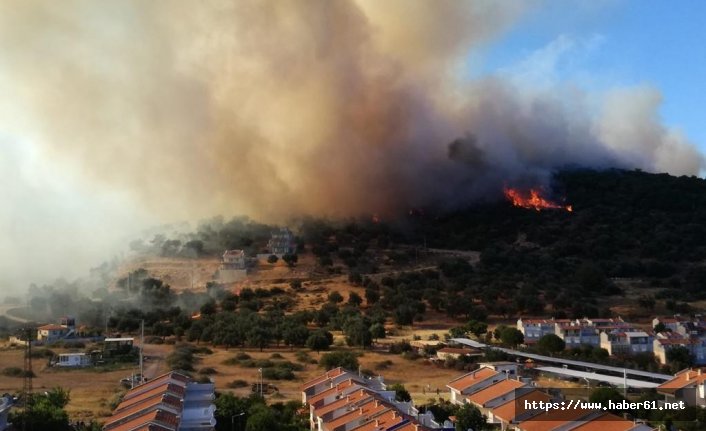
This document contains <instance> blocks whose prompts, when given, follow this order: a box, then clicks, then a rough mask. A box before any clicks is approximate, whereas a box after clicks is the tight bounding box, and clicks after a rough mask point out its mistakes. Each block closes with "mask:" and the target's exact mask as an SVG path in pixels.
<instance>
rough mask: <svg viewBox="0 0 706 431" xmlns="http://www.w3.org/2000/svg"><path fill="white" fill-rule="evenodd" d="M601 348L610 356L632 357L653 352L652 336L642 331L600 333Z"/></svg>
mask: <svg viewBox="0 0 706 431" xmlns="http://www.w3.org/2000/svg"><path fill="white" fill-rule="evenodd" d="M601 347H602V348H604V349H606V350H607V351H608V354H610V355H634V354H637V353H646V352H650V353H651V352H652V351H653V350H654V346H653V341H652V336H651V335H650V334H648V333H646V332H644V331H613V332H602V333H601Z"/></svg>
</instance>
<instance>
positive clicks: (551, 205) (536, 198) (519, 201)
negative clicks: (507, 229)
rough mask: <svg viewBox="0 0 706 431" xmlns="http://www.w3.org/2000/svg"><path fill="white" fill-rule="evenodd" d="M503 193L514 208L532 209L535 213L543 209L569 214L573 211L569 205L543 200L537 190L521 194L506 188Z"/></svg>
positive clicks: (518, 191) (516, 190)
mask: <svg viewBox="0 0 706 431" xmlns="http://www.w3.org/2000/svg"><path fill="white" fill-rule="evenodd" d="M504 192H505V197H506V198H507V199H508V200H509V201H510V202H512V204H513V205H514V206H516V207H522V208H528V209H534V210H535V211H541V210H545V209H561V210H566V211H569V212H572V211H573V208H572V207H571V205H561V204H558V203H556V202H552V201H550V200H548V199H545V198H543V197H542V195H541V192H540V191H539V190H538V189H530V190H529V194H528V193H523V192H521V191H520V190H518V189H513V188H508V187H506V188H505V190H504Z"/></svg>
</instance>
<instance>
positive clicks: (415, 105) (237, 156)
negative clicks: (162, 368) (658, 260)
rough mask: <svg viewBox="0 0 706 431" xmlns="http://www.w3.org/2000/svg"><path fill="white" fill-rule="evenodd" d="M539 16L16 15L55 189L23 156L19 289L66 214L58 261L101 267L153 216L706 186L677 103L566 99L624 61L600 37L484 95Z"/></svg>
mask: <svg viewBox="0 0 706 431" xmlns="http://www.w3.org/2000/svg"><path fill="white" fill-rule="evenodd" d="M540 6H541V5H540ZM532 7H538V3H535V2H531V3H520V2H514V1H507V2H504V1H502V2H501V1H474V2H459V1H451V0H445V1H437V2H433V3H431V2H426V1H401V0H398V1H385V2H380V1H372V0H361V1H357V2H355V1H351V2H331V1H312V2H296V1H238V2H231V1H225V0H212V1H207V2H199V3H194V2H190V1H177V0H174V1H160V0H156V1H150V2H143V1H137V0H133V1H129V0H126V1H104V2H100V3H98V2H93V1H82V0H69V1H64V2H48V1H37V0H35V1H32V0H28V1H23V2H21V3H17V2H16V3H13V4H9V3H4V4H0V95H2V97H0V118H1V119H0V133H1V134H3V135H5V136H8V137H9V141H10V142H22V145H25V144H24V142H28V141H29V142H32V143H33V145H35V147H34V148H35V149H34V150H33V151H37V153H38V154H39V155H40V156H41V160H42V167H45V166H51V167H52V174H51V177H50V179H49V180H47V181H48V183H45V184H43V185H41V186H38V187H35V186H32V181H34V179H33V178H32V176H27V175H20V174H19V173H18V172H17V171H16V169H14V167H15V165H16V164H17V163H16V162H17V157H25V156H18V155H17V154H15V155H12V154H13V153H12V151H20V150H17V149H13V150H11V151H9V150H8V152H7V153H6V152H5V151H3V154H2V156H3V158H4V161H3V166H5V167H6V169H4V170H3V171H2V172H0V175H2V181H0V183H1V184H3V185H0V190H4V191H3V193H5V194H6V195H8V194H9V195H11V196H10V197H7V196H6V198H7V199H8V201H9V202H11V203H12V205H13V207H14V208H15V211H14V212H12V213H9V214H10V215H7V214H6V216H5V217H4V218H2V219H1V221H0V233H2V234H4V235H5V236H6V237H11V238H12V241H11V242H10V245H9V246H6V248H5V249H3V250H1V251H0V257H5V256H8V255H11V254H12V253H13V252H14V253H15V256H14V257H15V258H16V260H14V261H13V260H11V259H8V260H7V261H6V262H11V264H8V265H7V266H6V268H5V269H7V270H8V271H9V272H12V268H14V267H16V266H18V265H21V262H26V261H29V260H31V258H32V256H33V254H34V253H35V252H33V251H32V250H29V249H27V250H23V251H22V252H17V251H16V250H18V249H21V248H22V247H24V246H23V243H27V244H38V243H40V241H41V240H42V235H49V233H48V232H44V231H41V230H37V231H36V234H33V233H32V231H33V229H32V228H31V227H32V226H35V225H39V226H41V223H42V222H43V219H42V218H38V219H35V218H33V217H30V216H25V215H28V214H30V213H31V212H33V211H35V210H36V208H35V206H36V205H37V203H38V202H46V204H43V205H45V206H44V207H43V209H42V211H47V210H48V208H58V210H57V211H56V212H55V213H56V214H54V215H55V216H56V217H57V219H58V220H62V221H61V222H59V223H58V224H57V225H56V229H54V232H55V234H54V236H52V237H51V238H52V241H51V242H52V243H53V244H55V245H56V247H57V249H55V250H57V251H58V250H64V251H66V252H65V253H60V254H66V255H70V254H71V253H78V252H79V251H78V250H76V248H81V246H78V247H76V248H72V247H73V246H72V245H71V239H70V238H69V236H70V235H68V233H71V234H75V235H71V238H74V239H73V241H74V243H79V244H84V245H85V244H89V243H92V244H96V246H91V247H87V248H88V249H90V250H91V251H92V253H91V254H93V251H95V253H96V254H100V252H99V251H96V250H99V249H100V247H99V245H101V244H104V243H105V242H104V241H103V239H104V238H105V240H106V241H107V240H108V239H110V240H112V239H114V238H113V237H112V236H110V235H106V236H105V237H104V235H103V234H104V233H106V232H108V233H112V232H111V229H115V230H119V229H122V227H123V226H124V225H125V223H121V221H123V220H124V219H128V218H130V214H132V213H133V212H135V213H138V214H139V215H138V216H136V217H135V218H136V219H137V220H131V222H132V225H133V226H135V225H139V224H141V223H143V220H148V221H150V222H151V221H152V220H154V219H158V220H164V221H173V220H181V219H194V218H200V217H208V216H212V215H214V214H219V213H221V214H226V215H229V214H236V213H246V214H249V215H251V216H253V217H258V218H263V219H265V220H268V221H276V220H281V219H283V218H286V217H289V216H292V215H296V214H323V215H334V216H344V215H355V214H358V213H361V212H378V213H395V212H397V211H400V210H404V209H406V208H409V207H410V206H420V205H430V204H438V205H443V206H454V205H463V204H467V203H469V202H471V201H472V200H473V199H475V198H478V197H481V196H483V197H487V196H496V195H497V194H498V193H499V190H500V188H501V186H502V184H503V183H504V182H507V181H542V180H545V179H546V178H547V177H548V176H549V174H550V173H551V172H552V170H554V169H557V168H560V167H563V166H567V165H586V166H594V167H602V166H624V167H639V168H642V169H645V170H649V171H663V170H666V171H668V172H671V173H677V174H681V173H698V171H699V169H700V168H701V166H702V164H703V160H702V158H701V155H700V154H699V153H698V152H697V150H696V149H695V148H694V146H693V144H692V143H690V142H689V141H688V139H687V138H686V137H684V136H683V135H681V134H680V133H679V132H678V131H675V130H672V129H669V128H667V127H666V126H664V125H662V124H661V122H660V119H659V116H658V108H659V101H660V98H659V94H658V93H657V92H656V90H652V89H649V88H645V87H640V88H637V89H616V90H614V91H611V92H610V93H609V94H607V95H594V94H591V93H589V92H587V91H585V90H582V89H581V86H580V83H574V82H570V81H567V80H565V79H564V75H565V71H563V69H562V68H563V67H566V65H567V64H568V67H569V69H572V68H575V67H580V61H579V65H578V66H576V65H575V64H573V63H571V61H569V62H568V63H567V59H569V60H571V59H575V58H576V55H577V53H578V54H581V53H585V52H590V51H591V50H592V49H599V48H600V46H601V44H602V43H608V42H606V41H604V40H602V39H601V38H600V36H597V37H596V38H593V39H589V40H587V41H576V40H572V39H571V38H568V37H566V36H563V37H559V38H558V39H557V40H556V41H555V42H554V43H553V44H550V45H549V46H548V47H545V49H543V51H539V52H537V53H535V55H533V56H532V55H530V56H529V57H528V58H527V59H526V61H525V62H523V63H521V64H520V66H518V67H516V68H515V69H513V70H510V71H502V72H501V73H498V74H496V75H493V76H486V77H482V78H479V79H474V80H472V81H470V82H469V81H468V80H467V79H466V78H465V74H464V70H463V67H464V65H465V64H466V59H467V56H468V55H469V54H472V53H473V52H475V51H474V50H476V49H479V48H482V47H483V46H485V44H487V43H488V42H489V41H492V40H493V39H494V38H495V37H497V36H498V35H499V34H502V32H503V31H505V30H507V29H509V28H511V27H512V25H513V24H514V23H515V22H517V20H519V19H522V17H523V15H524V14H525V13H526V12H527V10H528V9H530V8H532ZM557 70H559V73H557ZM455 140H457V141H456V143H455V144H454V146H452V147H449V144H450V143H451V142H453V141H455ZM13 145H20V144H14V143H13ZM21 151H24V150H21ZM450 155H451V156H452V157H451V158H449V156H450ZM13 158H14V159H13ZM42 167H38V166H35V167H33V168H32V169H42ZM62 177H68V178H69V180H66V181H67V184H68V185H67V186H66V188H59V189H57V188H56V187H54V184H55V180H57V179H60V178H62ZM101 196H103V197H104V196H117V197H116V198H115V200H113V199H102V200H101V199H99V198H98V197H101ZM92 211H93V212H92ZM143 211H144V212H143ZM145 214H149V215H145ZM89 215H90V216H89ZM89 217H93V218H95V220H96V221H95V223H89V224H87V223H86V220H87V219H89ZM18 226H19V227H18ZM57 232H60V233H61V234H57ZM20 233H22V234H20ZM64 233H66V234H67V235H64ZM97 233H98V234H97ZM40 234H41V235H40ZM98 239H100V240H98ZM92 241H93V242H92ZM47 261H48V258H45V259H42V260H38V261H37V262H38V264H39V266H43V265H46V264H47ZM18 262H19V263H18ZM21 272H22V274H23V276H24V275H27V272H28V271H26V270H23V271H21Z"/></svg>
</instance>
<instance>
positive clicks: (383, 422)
mask: <svg viewBox="0 0 706 431" xmlns="http://www.w3.org/2000/svg"><path fill="white" fill-rule="evenodd" d="M301 389H302V403H304V404H305V406H306V407H307V408H308V410H309V422H310V428H311V430H315V431H431V430H433V429H441V428H445V429H448V428H452V424H451V423H448V422H447V423H446V424H441V423H438V422H437V421H436V420H435V418H434V415H433V414H432V413H431V412H426V413H420V412H419V410H417V408H416V407H415V406H414V404H413V403H412V402H402V401H397V400H396V399H395V391H391V390H388V388H387V385H386V384H385V382H384V380H383V379H382V378H381V377H376V378H369V377H365V376H361V375H359V374H357V373H355V372H352V371H349V370H346V369H343V368H334V369H332V370H330V371H327V372H326V373H324V374H322V375H320V376H318V377H316V378H315V379H313V380H310V381H308V382H306V383H304V384H303V385H302V388H301Z"/></svg>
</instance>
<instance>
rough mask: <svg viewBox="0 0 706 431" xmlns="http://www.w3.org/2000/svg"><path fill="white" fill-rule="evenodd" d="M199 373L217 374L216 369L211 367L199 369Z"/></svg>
mask: <svg viewBox="0 0 706 431" xmlns="http://www.w3.org/2000/svg"><path fill="white" fill-rule="evenodd" d="M199 374H203V375H206V376H210V375H212V374H218V371H216V369H215V368H213V367H204V368H201V369H200V370H199Z"/></svg>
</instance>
